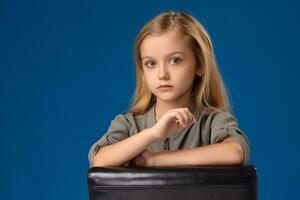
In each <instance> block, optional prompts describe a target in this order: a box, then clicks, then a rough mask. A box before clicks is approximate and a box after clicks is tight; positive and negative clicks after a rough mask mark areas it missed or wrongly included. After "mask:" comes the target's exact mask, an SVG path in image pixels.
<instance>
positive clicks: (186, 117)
mask: <svg viewBox="0 0 300 200" xmlns="http://www.w3.org/2000/svg"><path fill="white" fill-rule="evenodd" d="M181 113H182V114H183V117H184V123H185V126H188V125H189V124H190V123H191V122H190V121H191V120H190V114H189V110H188V108H183V109H182V110H181Z"/></svg>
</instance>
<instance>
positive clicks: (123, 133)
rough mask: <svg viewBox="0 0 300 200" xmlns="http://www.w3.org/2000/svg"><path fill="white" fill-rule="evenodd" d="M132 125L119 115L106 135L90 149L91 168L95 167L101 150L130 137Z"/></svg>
mask: <svg viewBox="0 0 300 200" xmlns="http://www.w3.org/2000/svg"><path fill="white" fill-rule="evenodd" d="M129 130H130V123H129V122H128V121H127V120H126V118H125V116H124V115H122V114H119V115H117V116H116V117H115V118H114V119H113V120H112V121H111V124H110V126H109V128H108V130H107V132H106V133H104V135H103V136H102V137H101V138H100V139H99V140H98V141H96V142H95V143H94V144H93V145H92V147H91V148H90V151H89V154H88V159H89V163H90V167H93V160H94V157H95V155H96V153H97V152H98V151H99V149H100V148H101V147H103V146H105V145H110V144H114V143H117V142H119V141H121V140H123V139H125V138H127V137H129Z"/></svg>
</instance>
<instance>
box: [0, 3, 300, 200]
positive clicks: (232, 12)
mask: <svg viewBox="0 0 300 200" xmlns="http://www.w3.org/2000/svg"><path fill="white" fill-rule="evenodd" d="M299 9H300V5H299V3H298V2H296V1H283V0H282V1H274V0H273V1H199V0H193V1H186V0H180V1H176V2H175V1H170V0H165V1H144V2H141V1H133V0H131V1H119V2H116V1H110V3H105V4H104V3H103V2H100V1H96V0H94V1H76V2H75V1H58V0H51V1H32V0H29V1H18V0H10V1H8V0H2V1H1V5H0V20H1V21H0V27H1V28H0V41H1V48H0V52H1V54H0V56H1V57H0V97H1V98H0V137H1V138H0V142H1V144H0V148H1V151H0V152H1V165H0V173H1V174H0V177H1V185H0V199H3V200H4V199H6V200H12V199H14V200H16V199H32V200H34V199H45V200H48V199H55V200H57V199H87V198H88V192H87V191H88V190H87V182H86V173H87V170H88V167H89V166H88V159H87V155H88V151H89V148H90V146H91V145H92V144H93V143H94V142H95V141H96V140H97V139H98V138H99V137H101V136H102V134H103V133H104V132H105V131H106V130H107V128H108V126H109V124H110V121H111V120H112V119H113V117H114V116H115V115H116V114H118V113H124V112H125V111H126V108H127V107H128V105H129V103H130V98H131V96H132V94H133V92H134V84H135V77H134V75H135V74H134V65H133V55H132V54H133V42H134V39H135V37H136V35H137V33H138V31H139V30H140V28H141V27H142V26H143V25H144V24H145V23H146V22H147V21H148V20H149V19H151V18H152V17H154V16H155V15H157V14H159V13H160V12H162V11H166V10H177V11H186V12H188V13H190V14H191V15H193V16H195V17H196V18H197V19H198V20H200V21H201V22H202V23H203V25H204V26H205V27H206V28H207V30H208V31H209V33H210V34H211V37H212V41H213V44H214V48H215V53H216V57H217V62H218V65H219V68H220V71H221V73H222V75H223V78H224V80H225V83H226V84H227V86H228V88H229V90H230V97H231V100H232V102H233V109H234V110H233V113H234V115H235V116H236V117H237V119H238V122H239V125H240V127H241V128H242V129H243V130H244V131H245V132H246V133H247V135H248V137H249V140H250V144H251V163H252V164H255V165H256V166H257V170H258V177H259V199H272V200H276V199H284V198H286V197H287V195H288V197H289V198H290V199H300V195H299V191H298V186H299V178H300V172H299V171H300V170H299V169H300V164H299V155H298V152H299V150H298V147H299V146H298V145H299V144H298V143H299V139H300V136H299V131H298V130H299V117H298V116H299V111H300V110H299V105H298V103H299V102H300V98H299V89H298V84H297V78H298V76H299V67H300V66H299V64H300V62H299V45H300V43H299V42H300V39H299V34H300V31H299V19H300V17H299Z"/></svg>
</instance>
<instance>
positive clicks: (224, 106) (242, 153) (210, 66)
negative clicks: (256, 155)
mask: <svg viewBox="0 0 300 200" xmlns="http://www.w3.org/2000/svg"><path fill="white" fill-rule="evenodd" d="M134 47H135V65H136V76H137V79H136V80H137V85H136V90H135V94H134V98H133V101H132V105H131V107H130V109H129V112H128V113H127V114H125V115H123V114H118V115H117V116H116V117H115V118H114V120H112V121H111V124H110V127H109V128H108V130H107V132H106V133H105V134H104V135H103V136H102V137H101V138H100V139H99V140H98V141H97V142H96V143H95V144H94V145H93V146H92V147H91V149H90V151H89V156H88V157H89V162H90V167H92V166H121V165H126V166H128V165H131V166H174V165H232V164H244V165H245V164H247V163H248V161H249V157H250V149H249V142H248V139H247V136H246V135H245V134H244V133H243V132H242V131H241V129H240V128H239V127H238V124H237V121H236V119H235V118H234V117H233V116H232V115H231V114H230V105H229V102H228V97H227V94H226V90H225V87H224V84H223V81H222V78H221V75H220V74H219V71H218V68H217V64H216V60H215V56H214V51H213V46H212V42H211V39H210V37H209V34H208V32H207V31H206V30H205V29H204V27H203V26H202V25H201V24H200V23H199V21H197V20H196V19H195V18H194V17H192V16H190V15H188V14H186V13H183V12H165V13H162V14H160V15H158V16H156V17H154V18H153V19H152V20H151V21H149V22H148V23H147V24H146V25H145V26H144V27H143V28H142V30H141V31H140V32H139V34H138V36H137V38H136V41H135V46H134Z"/></svg>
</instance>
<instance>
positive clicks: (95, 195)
mask: <svg viewBox="0 0 300 200" xmlns="http://www.w3.org/2000/svg"><path fill="white" fill-rule="evenodd" d="M87 179H88V187H89V198H90V200H122V199H126V200H137V199H139V200H150V199H151V200H169V199H170V200H196V199H197V200H199V199H205V200H225V199H226V200H256V199H257V175H256V168H255V166H253V165H247V166H240V165H239V166H176V167H174V166H172V167H141V166H139V167H137V166H136V167H133V166H129V167H128V166H121V167H92V168H90V169H89V170H88V177H87Z"/></svg>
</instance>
